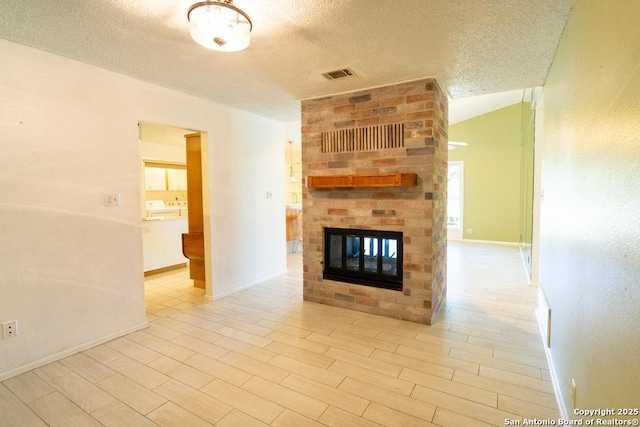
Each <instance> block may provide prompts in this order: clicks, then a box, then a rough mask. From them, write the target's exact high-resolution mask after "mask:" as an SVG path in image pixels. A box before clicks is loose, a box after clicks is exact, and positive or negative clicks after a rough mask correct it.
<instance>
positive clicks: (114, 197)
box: [103, 193, 120, 206]
mask: <svg viewBox="0 0 640 427" xmlns="http://www.w3.org/2000/svg"><path fill="white" fill-rule="evenodd" d="M103 197H104V205H105V206H120V193H105V194H104V195H103Z"/></svg>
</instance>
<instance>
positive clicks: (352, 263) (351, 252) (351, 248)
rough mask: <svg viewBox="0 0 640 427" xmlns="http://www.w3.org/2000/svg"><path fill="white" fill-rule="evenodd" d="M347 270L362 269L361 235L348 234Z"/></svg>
mask: <svg viewBox="0 0 640 427" xmlns="http://www.w3.org/2000/svg"><path fill="white" fill-rule="evenodd" d="M346 246H347V247H346V249H347V254H346V255H347V270H350V271H358V270H360V236H353V235H347V245H346Z"/></svg>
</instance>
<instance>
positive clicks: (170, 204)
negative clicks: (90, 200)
mask: <svg viewBox="0 0 640 427" xmlns="http://www.w3.org/2000/svg"><path fill="white" fill-rule="evenodd" d="M194 132H197V131H194V130H192V129H186V128H180V127H175V126H169V125H162V124H157V123H150V122H140V123H139V124H138V146H139V153H140V165H141V180H140V190H141V191H140V194H141V199H140V204H141V212H142V218H141V220H142V254H143V264H144V268H143V270H144V272H145V276H150V275H154V274H157V273H161V272H165V271H168V270H178V269H185V270H186V271H187V275H188V274H189V273H188V269H187V267H191V266H192V264H193V261H190V260H189V259H188V258H187V257H186V256H185V253H186V252H185V251H184V247H183V235H184V234H188V233H189V232H190V229H191V228H192V222H193V221H192V217H193V214H194V213H196V212H194V209H196V210H198V211H199V213H200V217H202V213H203V206H204V205H203V204H202V203H200V204H199V205H198V206H197V205H194V204H193V203H192V200H190V199H191V197H190V196H189V190H191V189H192V187H193V186H194V184H195V183H194V180H193V179H192V178H191V177H189V178H188V175H189V174H190V173H191V174H193V173H194V172H197V174H198V178H199V179H200V180H201V181H202V179H203V171H204V170H205V169H204V164H202V165H197V166H202V168H196V169H197V170H196V171H194V167H193V165H191V166H190V165H189V162H188V154H187V143H186V139H185V136H186V135H190V134H194ZM198 135H200V134H198ZM204 158H205V157H204V156H203V159H204ZM202 163H204V162H202ZM202 190H205V189H202ZM201 192H202V193H205V191H201ZM207 199H208V198H207ZM201 228H202V226H201ZM201 235H202V237H203V238H202V239H201V240H203V241H204V230H203V233H201ZM205 247H206V245H204V243H203V244H202V258H206V257H204V253H205V252H206V251H205V249H204V248H205ZM187 255H188V254H187ZM202 262H204V260H203V261H202ZM204 269H205V268H204V265H203V266H202V270H203V271H202V275H201V277H199V278H198V280H194V285H195V286H198V287H201V288H205V287H206V280H205V277H206V275H205V274H204ZM192 279H193V277H192ZM209 292H211V290H209Z"/></svg>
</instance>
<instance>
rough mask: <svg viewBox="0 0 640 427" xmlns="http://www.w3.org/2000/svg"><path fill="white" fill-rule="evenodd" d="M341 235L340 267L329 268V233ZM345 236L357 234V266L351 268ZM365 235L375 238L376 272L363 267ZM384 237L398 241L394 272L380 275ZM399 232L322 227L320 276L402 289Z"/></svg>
mask: <svg viewBox="0 0 640 427" xmlns="http://www.w3.org/2000/svg"><path fill="white" fill-rule="evenodd" d="M331 235H333V236H341V238H342V245H341V248H342V255H341V256H342V259H341V266H340V268H336V267H332V266H331V263H330V259H331V256H330V254H331V245H330V243H329V239H330V238H329V236H331ZM347 236H355V237H359V238H360V240H359V253H358V262H359V268H358V270H357V271H353V270H350V269H348V268H347V244H346V240H347ZM365 237H372V238H377V239H378V248H377V249H378V250H377V255H376V261H377V268H376V273H375V274H372V273H368V272H367V270H366V269H365V248H364V241H365ZM383 239H393V240H395V241H396V242H397V250H396V252H397V253H396V258H395V260H396V263H397V264H396V274H393V275H391V274H383V268H382V263H383V256H382V254H383V250H382V241H383ZM402 252H403V249H402V232H399V231H381V230H361V229H351V228H330V227H325V228H324V269H323V273H322V278H323V279H327V280H336V281H339V282H346V283H354V284H359V285H367V286H373V287H376V288H384V289H390V290H394V291H402V278H403V277H402Z"/></svg>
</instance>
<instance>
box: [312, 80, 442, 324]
mask: <svg viewBox="0 0 640 427" xmlns="http://www.w3.org/2000/svg"><path fill="white" fill-rule="evenodd" d="M447 109H448V104H447V98H446V95H445V94H444V93H443V92H442V90H441V89H440V87H439V86H438V83H437V82H436V81H435V80H434V79H424V80H419V81H412V82H406V83H400V84H395V85H390V86H384V87H379V88H375V89H370V90H365V91H358V92H353V93H348V94H340V95H334V96H329V97H324V98H317V99H310V100H304V101H302V173H303V177H304V178H305V179H306V177H308V176H331V175H353V174H385V173H415V174H417V178H418V180H417V181H418V183H417V186H413V187H380V188H375V187H373V188H336V189H314V188H307V187H306V186H305V187H304V188H303V194H302V199H303V207H302V212H303V218H304V220H303V234H304V252H303V267H304V276H303V277H304V291H303V295H304V299H305V300H307V301H315V302H318V303H322V304H328V305H332V306H339V307H345V308H350V309H353V310H359V311H364V312H368V313H373V314H378V315H383V316H387V317H393V318H397V319H404V320H409V321H413V322H419V323H424V324H431V322H432V321H433V319H434V318H435V316H436V314H437V313H438V310H439V309H440V307H441V304H442V302H443V301H444V299H445V296H446V244H447V239H446V233H447V231H446V204H447V152H448V150H447V142H448V140H447V131H448V111H447ZM386 125H392V126H386ZM398 126H400V127H398ZM389 129H394V130H393V132H395V133H396V136H395V137H394V138H391V136H390V135H391V132H392V131H391V130H389ZM397 129H400V132H399V134H400V135H401V136H400V137H398V136H397V134H398V131H397ZM374 133H375V135H378V136H375V137H372V136H371V135H373V134H374ZM363 135H364V138H365V141H364V142H359V138H360V139H361V138H362V137H363ZM392 139H393V141H391V140H392ZM325 227H334V228H356V229H363V230H386V231H400V232H402V233H403V245H404V251H403V253H404V257H403V286H402V290H401V291H397V290H390V289H381V288H376V287H370V286H365V285H357V284H350V283H344V282H338V281H332V280H324V279H323V249H324V242H323V230H324V228H325Z"/></svg>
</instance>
